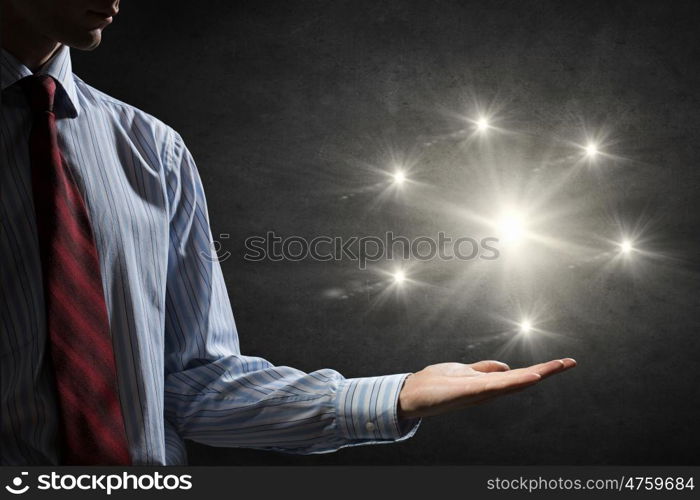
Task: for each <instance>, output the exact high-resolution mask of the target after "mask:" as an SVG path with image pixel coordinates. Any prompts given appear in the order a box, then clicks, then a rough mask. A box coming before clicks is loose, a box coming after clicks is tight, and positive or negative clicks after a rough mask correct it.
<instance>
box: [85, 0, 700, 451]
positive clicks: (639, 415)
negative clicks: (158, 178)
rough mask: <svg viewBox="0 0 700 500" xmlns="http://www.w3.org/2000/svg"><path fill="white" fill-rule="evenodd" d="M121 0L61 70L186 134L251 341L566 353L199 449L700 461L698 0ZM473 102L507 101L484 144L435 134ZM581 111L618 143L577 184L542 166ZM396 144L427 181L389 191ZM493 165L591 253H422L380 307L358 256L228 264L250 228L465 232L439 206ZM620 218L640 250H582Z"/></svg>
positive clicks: (412, 352)
mask: <svg viewBox="0 0 700 500" xmlns="http://www.w3.org/2000/svg"><path fill="white" fill-rule="evenodd" d="M122 3H123V6H122V7H123V8H122V12H121V13H120V14H119V16H118V17H117V19H116V20H115V23H114V25H113V26H111V27H110V28H109V29H108V30H107V31H106V33H105V40H104V42H103V45H102V46H101V47H100V48H99V49H98V50H97V51H95V52H92V53H77V52H75V51H74V66H75V72H76V73H77V74H78V75H80V76H81V77H82V78H83V79H85V80H86V81H87V82H88V83H90V84H92V85H94V86H95V87H97V88H99V89H101V90H103V91H105V92H107V93H109V94H111V95H113V96H115V97H117V98H119V99H122V100H124V101H126V102H128V103H130V104H133V105H135V106H137V107H139V108H141V109H143V110H145V111H147V112H149V113H151V114H154V115H155V116H157V117H159V118H161V119H162V120H163V121H165V122H166V123H168V124H169V125H171V126H172V127H174V128H175V129H176V130H178V131H179V132H180V133H181V135H182V136H183V137H184V139H185V141H186V142H187V144H188V146H189V148H190V150H191V151H192V154H193V155H194V157H195V159H196V161H197V163H198V166H199V169H200V173H201V176H202V178H203V181H204V184H205V188H206V190H207V195H208V202H209V211H210V216H211V225H212V231H213V233H214V235H217V236H216V237H217V238H218V235H220V234H222V233H227V234H230V235H231V237H230V238H229V239H228V240H221V241H222V244H223V246H224V248H225V249H226V250H228V251H230V252H232V254H233V255H232V257H231V258H229V259H228V260H226V261H224V262H223V263H222V266H223V269H224V272H225V275H226V279H227V284H228V287H229V292H230V297H231V301H232V303H233V307H234V312H235V314H236V320H237V324H238V328H239V333H240V337H241V345H242V349H243V351H244V352H245V353H247V354H252V355H259V356H263V357H265V358H267V359H270V360H271V361H272V362H274V363H276V364H285V365H291V366H295V367H298V368H300V369H304V370H307V371H308V370H314V369H318V368H322V367H331V368H335V369H337V370H339V371H340V372H341V373H343V374H344V375H346V376H348V377H355V376H365V375H374V374H386V373H394V372H404V371H415V370H418V369H420V368H421V367H423V366H424V365H426V364H429V363H435V362H440V361H463V362H469V361H475V360H478V359H482V358H494V357H499V358H501V359H503V360H504V361H507V362H508V363H510V364H511V365H513V366H516V365H520V364H524V363H530V362H533V361H536V360H540V359H545V358H548V357H554V356H565V355H568V356H573V357H575V358H577V359H578V361H579V364H580V366H579V367H578V368H577V369H576V370H574V371H573V372H570V373H567V374H565V375H563V376H561V377H560V378H557V379H553V380H549V381H546V382H545V383H543V384H542V385H541V386H538V387H536V388H535V389H533V390H531V391H528V392H524V393H521V394H518V395H515V396H512V397H510V398H508V399H504V400H501V401H498V402H494V403H491V404H489V405H484V406H480V407H476V408H473V409H469V410H466V411H463V412H461V413H455V414H451V415H449V416H444V417H439V418H433V419H429V420H426V421H425V422H423V425H422V429H421V430H420V431H419V433H418V434H417V435H416V436H415V438H413V439H412V440H409V441H407V442H404V443H402V444H398V445H393V446H375V447H359V448H354V449H345V450H343V451H341V452H339V453H336V454H330V455H321V456H309V457H303V456H286V455H279V454H273V453H264V452H258V451H251V450H236V449H218V448H207V447H204V446H199V445H193V446H192V447H191V461H192V463H195V464H287V463H292V464H484V463H486V464H682V463H685V464H690V463H693V464H697V463H698V455H697V450H698V449H700V430H698V429H699V428H698V425H697V424H698V421H699V419H700V408H699V406H698V382H699V380H698V379H699V378H700V377H699V375H698V363H697V360H698V355H699V354H700V353H699V352H698V351H699V342H698V337H699V335H698V298H697V294H698V280H697V278H698V276H697V266H696V265H695V264H694V263H693V258H694V257H695V255H696V254H697V250H698V242H697V234H698V231H697V230H698V228H699V226H700V218H699V216H698V211H697V207H698V202H697V196H698V180H699V176H700V174H699V173H698V168H697V166H698V165H697V162H698V152H699V146H698V132H699V131H700V128H699V125H700V113H699V111H698V88H700V73H699V72H698V68H699V67H700V62H699V61H700V36H699V34H698V33H699V30H698V26H699V25H700V23H699V21H700V16H699V15H698V8H697V7H696V6H695V5H697V3H696V2H650V3H644V2H637V1H628V2H623V1H618V2H614V1H566V2H563V1H557V2H534V1H512V2H511V1H489V2H483V1H481V2H470V1H462V2H460V1H423V2H420V1H415V2H409V1H406V2H399V1H391V2H377V1H366V2H365V1H333V2H321V1H304V2H301V1H299V2H290V1H257V0H256V1H247V2H238V1H230V0H227V1H207V2H185V1H171V2H155V1H139V2H136V1H128V0H125V1H124V2H122ZM474 97H476V98H477V99H478V100H481V102H483V103H489V102H493V103H497V104H502V108H501V109H500V112H499V117H500V118H502V122H500V124H501V126H502V128H503V129H504V132H502V133H501V132H499V133H498V134H494V135H493V136H492V137H491V138H489V140H491V141H492V143H491V148H492V151H491V153H489V155H490V156H488V155H487V156H483V154H482V153H483V151H480V150H478V149H476V150H474V149H470V148H468V147H465V144H464V142H463V141H460V136H459V134H457V135H456V136H454V135H450V134H453V133H454V132H456V131H458V130H459V128H460V127H463V126H464V123H462V124H460V123H459V119H458V118H456V117H455V116H453V115H452V114H451V113H457V114H460V113H467V112H469V110H470V106H471V103H472V102H473V101H472V100H473V98H474ZM586 127H587V128H588V130H593V131H600V130H606V131H608V132H609V135H608V136H607V143H606V144H607V147H608V148H610V151H611V154H612V153H614V154H615V158H607V159H605V161H604V162H601V164H600V165H598V166H595V167H594V168H592V169H591V168H589V167H588V166H583V167H582V169H580V170H578V171H576V174H575V175H574V176H573V177H571V178H569V177H567V176H566V175H565V174H566V173H567V172H570V170H567V169H569V168H578V167H574V166H571V165H569V164H568V163H566V162H563V163H561V162H559V163H557V162H556V161H554V160H552V159H553V158H555V159H556V158H566V154H568V153H566V152H565V151H566V150H567V143H566V141H568V140H571V141H574V142H576V141H579V142H580V140H581V138H582V135H581V131H582V130H583V129H584V128H586ZM505 130H508V131H509V132H505ZM427 143H431V144H427ZM574 150H575V148H574ZM392 151H393V152H398V153H399V154H404V155H405V156H406V157H410V158H415V159H417V163H416V165H415V167H414V170H413V172H414V173H415V175H416V177H417V178H418V179H419V180H420V181H421V184H420V185H412V186H411V187H410V190H408V191H407V192H406V193H404V194H403V196H402V197H400V198H398V199H391V197H389V199H383V200H379V201H378V198H377V192H376V190H375V191H373V190H372V189H371V187H372V185H373V184H375V183H376V182H377V181H378V180H379V181H381V176H379V177H377V175H376V174H373V173H372V170H371V169H368V168H367V166H368V165H373V166H376V167H378V168H383V167H384V166H386V165H387V164H388V160H389V158H390V156H391V152H392ZM504 155H505V156H504ZM488 162H492V163H494V164H498V168H496V171H497V173H498V175H501V176H502V177H503V178H504V179H506V180H507V181H508V182H516V181H517V180H518V179H519V180H521V181H522V182H523V183H524V184H526V185H530V186H531V187H532V186H533V183H534V186H535V189H534V190H532V192H533V193H534V195H538V194H542V193H545V192H550V191H547V190H548V189H549V188H550V187H552V185H554V184H556V182H557V180H559V179H562V178H566V179H567V181H566V182H565V183H564V184H563V185H561V186H560V187H559V188H557V189H556V190H552V191H551V193H553V194H552V196H551V197H550V198H549V199H548V201H547V204H546V210H547V211H549V212H550V213H552V214H555V215H554V216H553V217H552V218H551V219H549V221H550V222H551V224H549V225H548V222H546V221H545V222H543V225H544V230H545V231H546V230H555V231H557V233H556V234H557V235H558V236H559V237H561V238H562V239H564V240H566V241H571V242H575V243H577V244H578V245H580V246H579V247H575V248H573V249H572V248H568V247H567V248H566V249H564V248H554V249H548V250H543V252H545V253H543V254H538V256H536V257H533V262H532V266H531V268H532V269H531V270H532V276H530V277H529V278H527V273H524V274H523V275H517V276H511V275H510V274H507V273H506V272H505V271H506V270H505V269H502V268H499V262H498V261H496V262H495V263H492V264H490V265H491V266H492V267H488V268H486V269H485V270H484V269H482V270H480V271H477V270H476V269H475V268H474V267H470V266H472V263H460V264H455V263H428V264H424V265H422V266H421V267H419V270H420V273H421V275H420V280H421V281H423V282H425V283H426V284H425V285H422V286H414V287H406V290H405V292H406V293H405V294H404V295H403V296H402V297H389V298H388V299H387V300H385V301H379V300H378V299H379V298H380V297H379V295H378V293H377V289H376V288H373V286H374V285H373V283H375V282H376V279H377V274H376V273H374V272H373V271H371V270H367V271H360V270H358V269H357V268H356V266H355V264H354V263H352V262H340V263H335V262H334V263H323V262H312V261H304V262H298V263H294V262H277V263H271V262H263V263H251V262H245V261H244V260H243V240H244V238H245V237H246V236H250V235H254V234H263V233H265V231H268V230H275V231H276V232H278V233H279V234H281V235H285V236H288V235H292V234H299V235H302V236H315V235H319V234H331V235H335V234H337V235H346V236H347V235H363V234H378V235H381V234H383V233H384V232H385V231H387V230H393V231H395V232H396V233H400V234H406V235H407V236H414V235H419V234H429V235H434V234H436V233H437V231H440V230H446V231H448V232H452V233H453V234H454V232H455V231H459V230H464V228H463V227H461V226H459V223H458V222H456V218H455V217H454V214H453V213H452V212H450V211H449V210H446V209H445V206H444V203H449V205H450V206H453V205H455V206H456V205H459V204H460V203H463V204H464V205H465V208H468V207H469V206H470V203H472V202H474V203H477V202H478V203H479V204H480V207H482V208H483V206H484V205H483V202H484V190H483V189H482V188H481V186H480V185H479V182H480V181H482V180H483V179H484V171H483V168H482V167H483V166H484V164H485V163H488ZM571 163H575V162H573V161H572V162H571ZM562 165H563V166H562ZM538 167H540V168H539V170H538ZM579 167H581V166H580V165H579ZM509 169H510V170H509ZM562 169H563V170H562ZM477 181H479V182H477ZM528 183H529V184H528ZM557 208H562V209H564V210H563V213H558V212H557V210H556V209H557ZM543 210H544V209H543ZM619 220H622V221H623V222H624V223H625V224H628V225H635V224H639V225H641V226H643V231H642V234H643V237H644V241H645V242H646V243H645V245H647V246H646V247H645V248H646V249H648V250H649V252H652V251H653V253H654V256H649V258H646V257H645V258H642V257H641V256H639V259H638V260H637V261H636V262H634V263H633V264H632V265H620V266H615V265H612V264H611V263H610V261H609V260H610V255H609V254H606V253H605V252H603V253H602V254H596V253H595V252H590V251H587V250H584V249H583V248H584V247H585V248H588V247H595V248H598V247H601V248H605V244H606V243H605V238H610V237H611V236H613V235H615V234H616V233H615V230H616V229H615V228H616V226H615V223H616V221H619ZM591 255H593V257H591ZM660 255H663V257H662V258H661V257H660V258H656V257H658V256H660ZM377 265H380V264H377ZM523 276H525V277H523ZM516 278H517V279H516ZM329 289H337V290H340V292H339V295H340V296H343V295H347V298H346V299H338V298H333V297H334V296H333V294H328V293H327V292H328V290H329ZM336 297H337V296H336ZM533 302H538V303H539V302H541V303H544V304H546V306H547V308H546V310H547V318H546V325H545V326H543V327H542V328H543V329H546V330H547V331H549V332H555V333H556V334H552V335H551V336H542V337H541V338H536V339H534V340H533V341H532V343H524V344H516V345H512V344H509V343H508V337H507V333H506V335H505V336H504V335H502V333H503V332H504V330H507V329H508V327H507V325H506V326H504V325H505V323H504V321H502V320H501V319H500V318H502V317H503V318H511V319H514V318H515V313H514V312H513V311H514V310H515V309H517V307H516V306H515V305H514V304H523V303H533Z"/></svg>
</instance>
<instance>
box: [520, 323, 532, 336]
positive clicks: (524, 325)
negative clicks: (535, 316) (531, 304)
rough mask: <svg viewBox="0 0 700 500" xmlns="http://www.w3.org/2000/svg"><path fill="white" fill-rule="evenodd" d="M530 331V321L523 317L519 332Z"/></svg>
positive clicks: (526, 332)
mask: <svg viewBox="0 0 700 500" xmlns="http://www.w3.org/2000/svg"><path fill="white" fill-rule="evenodd" d="M531 331H532V323H530V321H529V320H527V319H525V320H523V321H522V322H521V323H520V333H524V334H528V333H530V332H531Z"/></svg>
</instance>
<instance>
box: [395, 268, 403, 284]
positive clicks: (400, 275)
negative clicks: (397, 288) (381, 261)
mask: <svg viewBox="0 0 700 500" xmlns="http://www.w3.org/2000/svg"><path fill="white" fill-rule="evenodd" d="M392 278H393V279H394V283H395V284H397V285H402V284H403V283H404V282H405V281H406V273H405V272H403V271H402V270H401V269H398V270H396V271H394V273H393V275H392Z"/></svg>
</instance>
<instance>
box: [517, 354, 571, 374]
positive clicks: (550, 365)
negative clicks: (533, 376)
mask: <svg viewBox="0 0 700 500" xmlns="http://www.w3.org/2000/svg"><path fill="white" fill-rule="evenodd" d="M572 366H573V365H569V364H567V363H564V362H563V361H562V360H561V359H553V360H552V361H547V362H546V363H540V364H537V365H532V366H528V367H525V368H518V369H516V370H511V373H537V374H538V375H540V376H541V377H542V378H545V377H549V376H550V375H553V374H555V373H558V372H560V371H563V370H567V369H568V368H571V367H572Z"/></svg>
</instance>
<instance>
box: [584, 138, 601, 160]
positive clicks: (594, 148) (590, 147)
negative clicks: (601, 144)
mask: <svg viewBox="0 0 700 500" xmlns="http://www.w3.org/2000/svg"><path fill="white" fill-rule="evenodd" d="M584 150H585V151H586V156H588V157H589V158H594V157H595V156H596V155H597V154H598V145H597V144H595V143H593V142H589V143H588V144H586V147H585V148H584Z"/></svg>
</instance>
